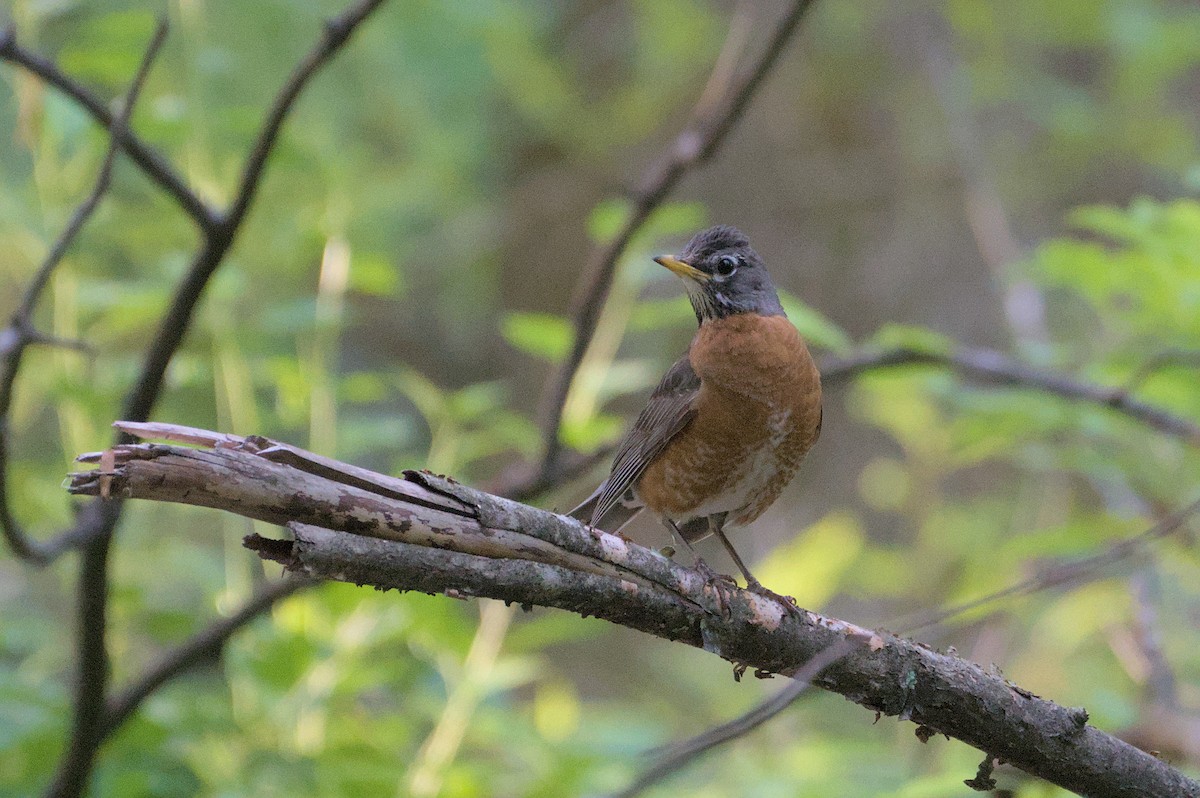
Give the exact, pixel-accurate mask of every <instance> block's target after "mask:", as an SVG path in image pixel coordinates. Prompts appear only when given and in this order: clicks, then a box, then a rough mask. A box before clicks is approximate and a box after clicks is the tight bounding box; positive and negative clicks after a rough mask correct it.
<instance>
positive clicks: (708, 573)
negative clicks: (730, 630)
mask: <svg viewBox="0 0 1200 798" xmlns="http://www.w3.org/2000/svg"><path fill="white" fill-rule="evenodd" d="M695 567H696V570H697V571H699V572H700V575H701V576H703V577H704V585H705V587H711V588H712V591H713V597H714V598H715V599H716V601H717V609H719V610H720V611H721V615H723V616H725V617H726V618H728V617H729V600H730V599H731V598H732V597H733V591H735V590H737V582H736V581H735V580H734V578H733V577H732V576H729V575H728V574H719V573H717V572H716V571H714V570H713V568H712V566H711V565H709V564H708V563H706V562H705V561H704V560H702V559H700V558H699V557H697V558H696V566H695Z"/></svg>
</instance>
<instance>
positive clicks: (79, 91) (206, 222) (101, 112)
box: [0, 27, 217, 231]
mask: <svg viewBox="0 0 1200 798" xmlns="http://www.w3.org/2000/svg"><path fill="white" fill-rule="evenodd" d="M0 59H3V60H5V61H8V62H9V63H11V64H16V65H17V66H20V67H22V68H24V69H27V70H29V71H30V72H32V73H33V74H35V75H37V76H38V77H40V78H41V79H42V80H44V81H46V82H47V83H49V84H50V85H51V86H54V87H55V88H56V89H58V90H59V91H61V92H62V93H63V94H65V95H67V96H68V97H70V98H71V99H72V100H74V101H75V102H76V103H77V104H78V105H79V107H81V108H82V109H83V110H84V111H86V112H87V113H88V115H89V116H91V117H92V119H93V120H94V121H95V122H96V123H97V124H99V125H100V126H101V127H104V128H107V129H108V131H109V136H110V137H112V138H113V139H114V140H115V141H116V144H117V145H118V146H119V147H120V148H121V149H123V150H124V151H125V152H126V154H128V155H129V157H130V159H131V160H132V161H133V162H134V163H136V164H137V165H138V167H139V168H141V170H142V171H143V172H145V173H146V174H147V175H148V176H149V177H150V179H151V180H153V181H154V182H156V183H158V184H159V185H160V186H161V187H162V188H163V190H164V191H166V192H167V193H168V194H169V195H171V197H172V198H174V200H175V201H176V202H177V203H179V206H180V207H181V208H183V210H184V211H185V212H186V213H187V214H188V216H190V217H192V219H193V220H194V221H195V222H196V225H197V226H198V227H199V228H200V229H201V230H204V231H207V230H209V229H210V228H212V227H213V226H214V225H215V223H216V220H217V214H216V211H214V210H213V209H211V208H209V207H208V205H206V204H205V202H204V201H203V200H202V199H200V197H199V196H198V195H197V194H196V193H195V192H194V191H192V189H190V188H189V187H188V186H187V184H186V183H185V182H184V180H183V178H182V177H180V176H179V175H178V174H176V172H175V170H174V169H173V168H172V167H171V165H170V164H169V163H168V162H167V160H166V159H165V158H164V157H163V156H162V155H161V154H160V153H159V152H158V151H156V150H155V149H154V148H153V147H151V146H150V145H148V144H146V143H145V142H143V141H142V140H141V139H140V138H138V137H137V136H136V135H134V133H133V132H132V131H131V130H129V127H128V125H127V124H124V123H122V124H120V125H118V124H116V122H117V116H116V115H114V114H113V113H112V111H110V110H109V109H108V106H107V104H105V102H104V101H103V100H101V99H100V98H99V97H97V96H96V95H95V94H93V93H92V92H91V91H89V90H88V89H87V88H85V87H84V86H83V85H82V84H81V83H79V82H78V81H76V80H74V79H73V78H71V77H70V76H68V75H67V74H66V73H64V72H63V71H62V70H61V69H59V68H58V65H57V64H55V63H54V62H53V61H51V60H50V59H49V58H45V57H43V56H40V55H38V54H36V53H32V52H30V51H28V50H26V49H24V48H22V47H21V46H20V45H19V44H18V43H17V31H16V28H15V27H10V28H8V29H7V30H5V31H4V32H3V33H2V34H0Z"/></svg>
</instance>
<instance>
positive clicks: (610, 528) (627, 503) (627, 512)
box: [567, 485, 644, 534]
mask: <svg viewBox="0 0 1200 798" xmlns="http://www.w3.org/2000/svg"><path fill="white" fill-rule="evenodd" d="M603 492H604V485H601V486H600V487H598V488H596V490H595V491H594V492H593V493H592V495H591V496H588V497H587V498H586V499H584V500H583V502H582V503H581V504H580V505H579V506H578V507H576V508H575V509H574V510H572V511H571V512H569V513H567V515H569V516H571V517H572V518H575V519H578V520H580V521H582V522H584V523H585V524H589V525H590V526H592V527H595V528H596V529H600V530H603V531H605V532H612V533H613V534H616V533H617V532H620V531H621V529H622V528H624V526H625V525H626V524H628V523H629V522H630V521H632V520H633V519H634V517H635V516H636V515H637V514H638V513H640V512H641V511H642V508H643V507H644V505H643V504H642V503H641V502H639V501H638V500H637V499H636V498H634V497H633V495H632V491H631V492H630V495H627V496H625V497H624V499H623V500H622V501H619V502H617V503H616V504H614V505H613V506H612V508H611V509H610V510H609V511H608V512H606V513H605V514H604V516H603V517H601V518H596V517H594V516H595V512H596V505H597V504H598V503H599V502H600V495H601V494H602V493H603Z"/></svg>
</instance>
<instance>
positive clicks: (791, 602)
mask: <svg viewBox="0 0 1200 798" xmlns="http://www.w3.org/2000/svg"><path fill="white" fill-rule="evenodd" d="M746 589H747V590H749V591H750V592H751V593H757V594H758V595H760V596H762V597H763V598H769V599H773V600H775V601H777V602H779V603H780V604H782V605H783V608H784V609H785V610H787V613H788V614H789V615H795V616H796V617H800V613H801V610H800V605H799V604H797V603H796V599H794V598H792V597H791V596H785V595H783V594H782V593H776V592H775V591H774V590H772V589H771V588H769V587H764V586H763V583H762V582H760V581H758V580H757V579H751V580H750V581H749V582H747V583H746Z"/></svg>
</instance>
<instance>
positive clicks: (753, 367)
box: [637, 314, 821, 525]
mask: <svg viewBox="0 0 1200 798" xmlns="http://www.w3.org/2000/svg"><path fill="white" fill-rule="evenodd" d="M688 355H689V358H690V359H691V362H692V368H693V369H695V371H696V374H697V375H698V376H699V377H700V380H701V388H700V394H699V397H698V399H697V405H696V416H695V418H694V419H693V420H692V422H691V424H689V425H688V427H687V428H686V429H684V430H683V431H682V432H681V433H680V434H679V435H677V436H676V437H675V439H674V440H673V441H671V443H670V444H669V445H668V446H667V448H666V449H665V450H664V451H663V453H662V455H660V456H659V457H658V458H657V459H656V460H655V461H654V462H653V463H651V464H650V465H649V466H648V467H647V468H646V471H645V472H644V473H643V475H642V478H641V480H640V481H639V483H638V486H637V492H638V496H639V498H641V500H642V501H643V502H645V503H646V506H647V507H649V508H650V509H651V510H653V511H655V512H657V513H659V514H661V515H665V516H666V517H668V518H671V519H673V520H675V521H686V520H689V519H691V518H696V517H700V516H707V515H711V514H713V513H718V512H727V513H729V514H730V515H729V517H728V519H727V523H728V524H729V525H741V524H748V523H750V522H751V521H753V520H754V519H755V518H757V517H758V516H759V515H760V514H762V512H763V511H765V510H766V509H767V507H769V506H770V505H771V503H772V502H774V501H775V499H776V498H778V496H779V494H780V492H781V491H782V490H783V488H784V486H785V485H787V483H788V482H789V481H790V480H791V478H792V476H793V475H794V474H795V472H796V469H797V468H798V467H799V465H800V461H801V459H802V458H803V457H804V454H805V453H806V452H807V451H808V449H809V448H810V447H811V446H812V445H813V443H814V442H815V441H816V439H817V435H818V433H819V431H820V421H821V379H820V375H819V374H818V373H817V368H816V364H815V363H813V359H812V356H811V355H810V354H809V352H808V347H807V346H805V344H804V340H803V339H802V338H801V337H800V334H799V333H798V332H797V331H796V328H795V327H793V326H792V324H791V323H790V322H789V321H788V320H787V319H785V318H783V317H782V316H757V315H752V314H739V315H736V316H730V317H728V318H724V319H717V320H713V321H710V322H706V323H705V324H704V325H703V326H702V327H701V328H700V330H699V331H697V333H696V337H695V338H694V339H693V340H692V346H691V349H690V350H689V353H688Z"/></svg>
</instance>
